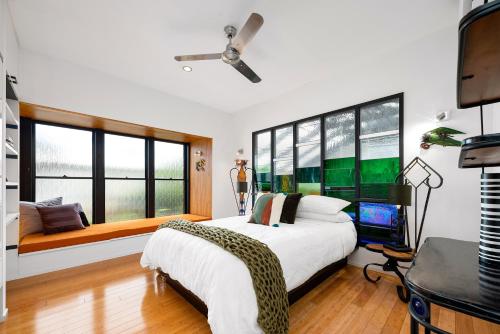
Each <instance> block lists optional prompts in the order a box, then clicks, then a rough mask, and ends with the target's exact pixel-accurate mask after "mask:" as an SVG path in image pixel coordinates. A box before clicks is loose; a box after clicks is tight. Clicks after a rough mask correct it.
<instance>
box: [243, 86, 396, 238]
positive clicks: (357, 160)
mask: <svg viewBox="0 0 500 334" xmlns="http://www.w3.org/2000/svg"><path fill="white" fill-rule="evenodd" d="M394 99H398V101H399V170H400V171H401V170H403V168H404V93H403V92H401V93H397V94H393V95H389V96H384V97H382V98H378V99H374V100H370V101H366V102H362V103H359V104H355V105H351V106H348V107H344V108H341V109H337V110H333V111H328V112H325V113H322V114H317V115H312V116H308V117H305V118H301V119H298V120H295V121H291V122H287V123H283V124H279V125H276V126H272V127H268V128H265V129H262V130H258V131H254V132H252V168H254V170H255V155H256V153H257V141H256V138H257V135H259V134H260V133H263V132H268V131H270V132H271V139H272V141H273V140H274V138H275V131H276V129H281V128H283V127H287V126H293V149H294V156H293V171H294V178H293V182H294V184H293V187H294V189H295V191H297V176H296V175H297V169H298V149H297V145H296V144H297V143H298V131H297V130H298V124H300V123H303V122H307V121H311V120H315V119H318V118H319V119H320V127H321V133H320V147H321V148H320V150H321V151H320V155H321V157H320V159H321V161H320V185H321V186H320V194H321V195H324V194H325V184H324V160H325V138H326V136H325V118H326V117H328V116H331V115H335V114H339V113H343V112H349V111H354V117H355V121H354V122H355V123H354V124H355V127H354V129H355V134H354V135H355V194H356V195H355V196H356V198H360V193H361V182H360V181H361V176H360V166H361V139H360V133H361V109H362V108H363V107H366V106H370V105H373V104H377V103H383V102H386V101H390V100H394ZM271 144H272V146H271V147H273V145H274V142H272V143H271ZM273 159H274V151H271V162H273ZM271 166H273V164H271ZM273 174H274V171H273V170H271V189H275V187H274V175H273ZM256 189H257V188H256ZM365 202H369V201H365ZM254 203H255V196H253V198H252V204H254ZM355 204H356V206H355V210H356V211H355V212H356V217H359V204H358V203H355ZM355 225H356V228H358V229H359V222H358V221H355ZM403 232H404V231H403ZM359 236H360V235H359V233H358V244H359Z"/></svg>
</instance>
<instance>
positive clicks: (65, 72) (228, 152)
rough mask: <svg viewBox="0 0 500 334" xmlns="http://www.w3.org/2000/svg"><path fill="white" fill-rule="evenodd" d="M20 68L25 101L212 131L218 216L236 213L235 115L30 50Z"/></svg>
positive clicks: (196, 131)
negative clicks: (231, 181) (231, 173)
mask: <svg viewBox="0 0 500 334" xmlns="http://www.w3.org/2000/svg"><path fill="white" fill-rule="evenodd" d="M20 73H21V74H20V76H19V85H20V87H19V90H20V95H21V96H20V100H22V101H25V102H31V103H36V104H41V105H46V106H50V107H54V108H61V109H66V110H70V111H76V112H80V113H85V114H90V115H95V116H101V117H107V118H112V119H117V120H122V121H126V122H131V123H136V124H142V125H149V126H154V127H158V128H164V129H168V130H174V131H180V132H185V133H190V134H196V135H201V136H207V137H212V138H213V161H212V163H213V188H212V199H213V216H214V217H223V216H229V215H232V214H234V213H235V208H234V207H233V206H234V204H233V201H234V200H233V198H232V193H231V186H230V184H229V182H228V176H227V175H228V174H227V173H228V170H229V169H230V168H231V167H232V164H233V161H232V159H233V157H234V148H233V145H232V144H231V143H232V141H233V138H234V137H233V134H234V131H233V126H232V125H233V123H232V120H233V118H232V116H231V115H229V114H227V113H224V112H220V111H217V110H214V109H211V108H209V107H205V106H202V105H199V104H197V103H193V102H190V101H187V100H183V99H181V98H178V97H174V96H171V95H168V94H165V93H162V92H160V91H156V90H153V89H151V88H146V87H142V86H139V85H136V84H133V83H130V82H127V81H124V80H122V79H118V78H115V77H112V76H109V75H106V74H104V73H101V72H96V71H94V70H91V69H88V68H84V67H81V66H77V65H73V64H70V63H67V62H63V61H59V60H55V59H53V58H49V57H45V56H42V55H39V54H35V53H32V52H29V51H26V50H21V58H20ZM158 75H161V73H158ZM165 80H169V79H168V78H165Z"/></svg>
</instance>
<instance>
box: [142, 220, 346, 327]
mask: <svg viewBox="0 0 500 334" xmlns="http://www.w3.org/2000/svg"><path fill="white" fill-rule="evenodd" d="M248 220H249V216H237V217H229V218H224V219H216V220H211V221H206V222H202V223H200V224H206V225H210V226H217V227H223V228H226V229H229V230H233V231H236V232H238V233H242V234H245V235H247V236H249V237H252V238H254V239H257V240H259V241H261V242H263V243H265V244H267V245H268V247H269V248H270V249H271V250H272V251H273V252H274V253H275V254H276V256H277V257H278V259H279V261H280V263H281V267H282V269H283V275H284V278H285V283H286V287H287V291H288V292H289V300H290V302H294V301H295V300H296V299H297V298H299V297H300V296H301V295H302V294H304V289H303V288H304V287H305V286H306V285H311V284H314V283H317V281H318V280H321V279H324V276H325V275H329V274H331V273H332V272H334V271H336V270H338V269H339V268H340V267H342V266H343V265H345V264H346V258H347V256H348V255H349V254H351V253H352V251H353V250H354V248H355V246H356V230H355V227H354V224H353V223H352V222H350V221H349V222H344V223H332V222H325V221H319V220H312V219H304V218H297V219H296V220H295V224H291V225H290V224H279V227H270V226H264V225H256V224H249V223H248ZM141 265H142V266H143V267H149V268H151V269H157V270H158V271H159V272H160V273H161V274H162V275H163V276H164V277H165V278H166V279H167V281H169V283H171V285H172V286H173V287H174V288H176V290H178V291H180V292H182V293H183V295H184V296H185V297H186V299H187V300H188V301H189V302H191V303H192V304H194V305H195V306H196V307H197V308H198V309H199V310H200V311H202V312H203V311H206V312H207V314H206V315H207V319H208V323H209V325H210V328H211V330H212V332H213V333H217V334H220V333H222V334H224V333H262V331H261V329H260V327H259V325H258V324H257V314H258V308H257V303H256V297H255V292H254V290H253V286H252V280H251V277H250V274H249V272H248V269H247V267H246V266H245V264H244V263H243V262H242V261H241V260H239V259H238V258H236V257H235V256H233V255H232V254H230V253H228V252H226V251H225V250H223V249H221V248H219V247H218V246H216V245H214V244H212V243H210V242H209V241H206V240H204V239H202V238H198V237H194V236H192V235H189V234H186V233H183V232H179V231H176V230H173V229H169V228H164V229H160V230H158V231H156V232H155V233H154V234H153V235H152V236H151V238H150V240H149V241H148V243H147V245H146V247H145V249H144V252H143V255H142V258H141Z"/></svg>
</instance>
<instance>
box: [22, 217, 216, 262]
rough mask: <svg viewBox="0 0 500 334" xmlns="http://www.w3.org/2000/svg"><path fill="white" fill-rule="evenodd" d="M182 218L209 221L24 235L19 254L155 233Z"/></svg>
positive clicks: (131, 223) (145, 222)
mask: <svg viewBox="0 0 500 334" xmlns="http://www.w3.org/2000/svg"><path fill="white" fill-rule="evenodd" d="M175 218H182V219H186V220H190V221H192V222H200V221H204V220H210V219H211V218H210V217H204V216H198V215H192V214H183V215H174V216H165V217H158V218H145V219H136V220H128V221H122V222H114V223H106V224H94V225H91V226H89V227H87V228H85V229H84V230H77V231H69V232H62V233H55V234H48V235H45V234H43V233H33V234H28V235H26V236H25V237H24V238H23V239H22V240H21V241H20V242H19V249H18V251H19V254H23V253H31V252H38V251H42V250H48V249H54V248H61V247H67V246H74V245H81V244H86V243H91V242H97V241H104V240H110V239H115V238H123V237H128V236H133V235H139V234H144V233H151V232H154V231H156V229H157V228H158V225H160V224H162V223H164V222H166V221H169V220H172V219H175Z"/></svg>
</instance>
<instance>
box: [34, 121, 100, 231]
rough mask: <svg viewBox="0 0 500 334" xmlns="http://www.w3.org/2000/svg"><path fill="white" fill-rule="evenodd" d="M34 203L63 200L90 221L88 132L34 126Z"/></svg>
mask: <svg viewBox="0 0 500 334" xmlns="http://www.w3.org/2000/svg"><path fill="white" fill-rule="evenodd" d="M35 147H36V149H35V162H36V163H35V189H36V192H35V198H34V199H35V201H43V200H46V199H49V198H53V197H61V196H62V197H63V203H64V204H69V203H76V202H79V203H81V204H82V207H83V210H84V211H85V213H86V215H87V218H88V219H89V222H91V221H92V209H93V208H92V176H93V174H92V170H93V165H92V132H91V131H85V130H76V129H72V128H66V127H58V126H51V125H45V124H36V127H35Z"/></svg>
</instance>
